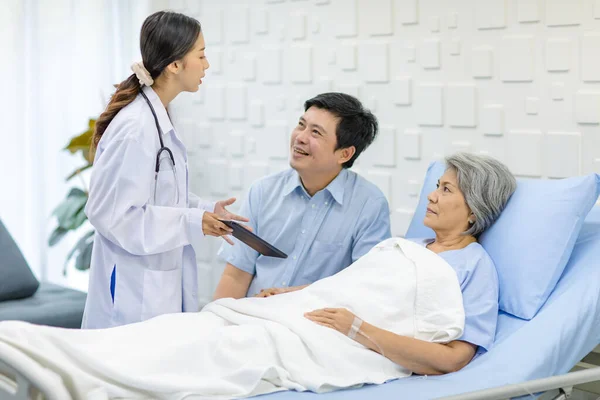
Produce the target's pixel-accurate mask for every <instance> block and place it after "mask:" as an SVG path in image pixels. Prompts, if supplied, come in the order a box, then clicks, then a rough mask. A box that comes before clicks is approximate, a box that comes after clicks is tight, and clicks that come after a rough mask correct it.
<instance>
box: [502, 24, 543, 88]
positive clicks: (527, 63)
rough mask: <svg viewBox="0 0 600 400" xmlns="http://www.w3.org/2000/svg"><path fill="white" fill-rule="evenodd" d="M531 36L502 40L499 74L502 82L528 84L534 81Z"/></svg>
mask: <svg viewBox="0 0 600 400" xmlns="http://www.w3.org/2000/svg"><path fill="white" fill-rule="evenodd" d="M534 60H535V59H534V53H533V36H529V35H515V36H505V37H504V38H503V39H502V46H501V50H500V72H501V74H502V80H503V81H504V82H529V81H533V79H534V73H535V71H534V65H535V61H534Z"/></svg>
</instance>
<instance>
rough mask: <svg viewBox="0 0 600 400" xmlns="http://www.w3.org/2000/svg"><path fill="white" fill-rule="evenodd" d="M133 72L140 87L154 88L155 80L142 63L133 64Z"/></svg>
mask: <svg viewBox="0 0 600 400" xmlns="http://www.w3.org/2000/svg"><path fill="white" fill-rule="evenodd" d="M131 70H132V71H133V72H134V73H135V76H136V78H138V80H139V81H140V86H144V85H146V86H152V84H153V83H154V79H152V76H150V72H148V70H147V69H146V68H145V67H144V64H143V63H141V62H134V63H133V64H131Z"/></svg>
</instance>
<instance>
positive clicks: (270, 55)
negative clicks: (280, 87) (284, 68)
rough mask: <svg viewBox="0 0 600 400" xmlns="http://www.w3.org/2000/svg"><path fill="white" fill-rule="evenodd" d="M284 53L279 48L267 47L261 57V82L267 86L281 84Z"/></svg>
mask: <svg viewBox="0 0 600 400" xmlns="http://www.w3.org/2000/svg"><path fill="white" fill-rule="evenodd" d="M281 59H282V51H281V49H280V48H278V47H275V48H274V47H267V48H266V49H265V50H264V51H263V52H262V54H261V55H260V57H259V65H260V66H259V75H260V80H261V81H262V82H263V83H267V84H278V83H281V79H282V78H281V74H282V72H281V64H282V60H281Z"/></svg>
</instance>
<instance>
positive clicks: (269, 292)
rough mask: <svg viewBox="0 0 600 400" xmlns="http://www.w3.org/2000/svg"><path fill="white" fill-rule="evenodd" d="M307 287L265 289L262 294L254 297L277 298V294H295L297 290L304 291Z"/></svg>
mask: <svg viewBox="0 0 600 400" xmlns="http://www.w3.org/2000/svg"><path fill="white" fill-rule="evenodd" d="M307 286H308V285H303V286H291V287H287V288H270V289H263V290H261V291H260V293H258V294H256V295H254V297H271V296H275V295H276V294H282V293H289V292H295V291H296V290H300V289H304V288H305V287H307Z"/></svg>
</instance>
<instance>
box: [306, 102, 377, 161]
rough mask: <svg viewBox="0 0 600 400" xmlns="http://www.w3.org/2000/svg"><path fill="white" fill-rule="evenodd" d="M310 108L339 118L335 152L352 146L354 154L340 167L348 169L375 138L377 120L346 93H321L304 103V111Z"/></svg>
mask: <svg viewBox="0 0 600 400" xmlns="http://www.w3.org/2000/svg"><path fill="white" fill-rule="evenodd" d="M311 107H317V108H320V109H323V110H327V111H329V112H330V113H332V114H333V115H335V116H336V117H338V118H340V122H339V123H338V126H337V129H336V132H335V135H336V138H337V144H336V147H335V150H338V149H344V148H346V147H350V146H354V148H355V149H356V152H355V153H354V155H353V156H352V158H351V159H350V160H348V161H346V162H345V163H344V164H343V165H342V167H344V168H350V167H352V165H353V164H354V161H355V160H356V159H357V158H358V156H359V155H360V153H362V152H363V151H364V150H365V149H366V148H367V147H369V145H370V144H371V143H373V140H375V137H376V136H377V131H378V126H377V118H375V115H373V114H372V113H371V111H369V110H367V109H366V108H364V107H363V105H362V103H361V102H360V101H359V100H358V99H357V98H356V97H353V96H350V95H349V94H346V93H337V92H331V93H321V94H319V95H317V96H315V97H313V98H312V99H310V100H307V101H306V102H305V103H304V111H306V110H308V109H309V108H311Z"/></svg>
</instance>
